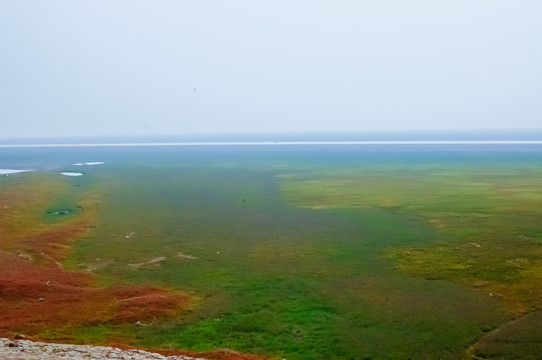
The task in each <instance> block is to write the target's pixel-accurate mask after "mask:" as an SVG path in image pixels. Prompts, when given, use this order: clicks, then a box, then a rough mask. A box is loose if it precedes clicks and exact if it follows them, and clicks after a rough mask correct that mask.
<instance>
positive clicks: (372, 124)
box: [0, 0, 542, 137]
mask: <svg viewBox="0 0 542 360" xmlns="http://www.w3.org/2000/svg"><path fill="white" fill-rule="evenodd" d="M541 19H542V1H540V0H410V1H406V0H373V1H369V0H358V1H356V0H325V1H324V0H272V1H271V0H270V1H267V0H261V1H255V0H175V1H174V0H152V1H151V0H148V1H137V0H125V1H124V0H116V1H112V0H92V1H90V0H89V1H83V0H81V1H73V0H65V1H60V0H33V1H32V0H0V49H1V50H0V51H1V53H0V137H20V136H71V135H77V136H81V135H119V134H124V135H137V134H149V135H155V134H190V133H252V132H290V131H295V132H297V131H365V130H407V129H408V130H420V129H433V130H435V129H436V130H440V129H450V130H453V129H508V128H516V129H541V128H542V20H541Z"/></svg>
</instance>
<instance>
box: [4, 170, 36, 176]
mask: <svg viewBox="0 0 542 360" xmlns="http://www.w3.org/2000/svg"><path fill="white" fill-rule="evenodd" d="M27 171H34V170H16V169H0V175H9V174H17V173H22V172H27Z"/></svg>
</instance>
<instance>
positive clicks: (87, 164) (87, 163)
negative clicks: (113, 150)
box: [72, 161, 105, 166]
mask: <svg viewBox="0 0 542 360" xmlns="http://www.w3.org/2000/svg"><path fill="white" fill-rule="evenodd" d="M103 164H105V162H104V161H90V162H80V163H75V164H72V165H74V166H85V165H86V166H94V165H103Z"/></svg>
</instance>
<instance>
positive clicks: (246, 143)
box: [0, 140, 542, 165]
mask: <svg viewBox="0 0 542 360" xmlns="http://www.w3.org/2000/svg"><path fill="white" fill-rule="evenodd" d="M284 145H542V140H374V141H373V140H367V141H365V140H362V141H231V142H229V141H227V142H130V143H65V144H63V143H43V144H0V148H47V147H136V146H284ZM74 165H76V164H74ZM86 165H88V164H86ZM92 165H94V164H92ZM96 165H97V164H96Z"/></svg>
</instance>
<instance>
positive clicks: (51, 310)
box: [0, 253, 188, 335]
mask: <svg viewBox="0 0 542 360" xmlns="http://www.w3.org/2000/svg"><path fill="white" fill-rule="evenodd" d="M187 303H188V296H187V295H183V294H179V293H174V292H172V291H170V290H166V289H162V288H158V287H153V286H146V285H141V286H133V287H109V288H95V287H93V286H91V276H90V275H88V274H84V273H76V272H67V271H64V270H62V269H60V268H58V267H52V266H48V267H47V266H39V265H35V264H33V263H31V262H30V261H28V260H26V259H23V258H20V257H18V256H16V255H11V254H7V253H2V254H0V333H2V334H4V335H5V334H7V335H10V334H11V333H12V332H14V331H16V330H19V331H21V330H24V331H25V332H27V333H34V334H36V333H37V332H39V331H40V330H43V329H45V328H51V327H55V326H64V325H90V324H96V323H104V322H114V323H126V322H136V321H141V322H144V321H149V320H152V319H153V318H162V317H166V316H174V315H175V314H176V313H177V312H178V310H179V309H180V308H182V307H183V306H186V304H187Z"/></svg>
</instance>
